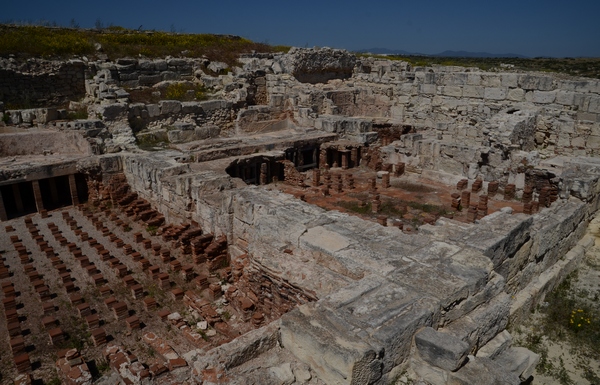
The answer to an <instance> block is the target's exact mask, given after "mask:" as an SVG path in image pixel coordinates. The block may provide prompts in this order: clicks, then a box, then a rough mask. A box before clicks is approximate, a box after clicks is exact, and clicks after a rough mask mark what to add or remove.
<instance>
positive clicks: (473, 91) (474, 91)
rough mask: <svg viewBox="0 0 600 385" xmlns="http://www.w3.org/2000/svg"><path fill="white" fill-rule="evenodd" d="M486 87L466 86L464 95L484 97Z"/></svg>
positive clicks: (466, 96)
mask: <svg viewBox="0 0 600 385" xmlns="http://www.w3.org/2000/svg"><path fill="white" fill-rule="evenodd" d="M483 95H484V88H483V87H480V86H465V87H464V88H463V97H465V98H478V99H483Z"/></svg>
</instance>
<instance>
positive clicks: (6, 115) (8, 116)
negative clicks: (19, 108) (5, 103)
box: [2, 112, 10, 124]
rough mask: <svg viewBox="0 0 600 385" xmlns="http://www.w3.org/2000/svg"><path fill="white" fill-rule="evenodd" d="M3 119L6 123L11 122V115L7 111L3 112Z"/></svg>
mask: <svg viewBox="0 0 600 385" xmlns="http://www.w3.org/2000/svg"><path fill="white" fill-rule="evenodd" d="M2 121H3V122H4V124H8V122H10V115H9V114H8V113H7V112H5V113H3V114H2Z"/></svg>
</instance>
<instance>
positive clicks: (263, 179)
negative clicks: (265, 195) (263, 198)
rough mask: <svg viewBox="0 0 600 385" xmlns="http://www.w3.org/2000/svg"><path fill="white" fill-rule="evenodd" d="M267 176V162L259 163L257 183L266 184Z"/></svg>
mask: <svg viewBox="0 0 600 385" xmlns="http://www.w3.org/2000/svg"><path fill="white" fill-rule="evenodd" d="M268 178H269V176H268V174H267V164H266V163H261V164H260V178H259V183H258V184H261V185H265V184H267V183H268V182H267V181H268V180H269V179H268Z"/></svg>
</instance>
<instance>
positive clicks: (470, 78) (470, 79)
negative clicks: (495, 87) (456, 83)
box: [467, 73, 481, 86]
mask: <svg viewBox="0 0 600 385" xmlns="http://www.w3.org/2000/svg"><path fill="white" fill-rule="evenodd" d="M467 84H468V85H471V86H478V85H480V84H481V75H480V74H474V73H468V74H467Z"/></svg>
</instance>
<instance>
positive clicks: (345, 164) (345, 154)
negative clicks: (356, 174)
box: [341, 150, 350, 170]
mask: <svg viewBox="0 0 600 385" xmlns="http://www.w3.org/2000/svg"><path fill="white" fill-rule="evenodd" d="M341 153H342V170H347V169H348V163H350V162H349V160H350V151H348V150H344V151H341Z"/></svg>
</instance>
